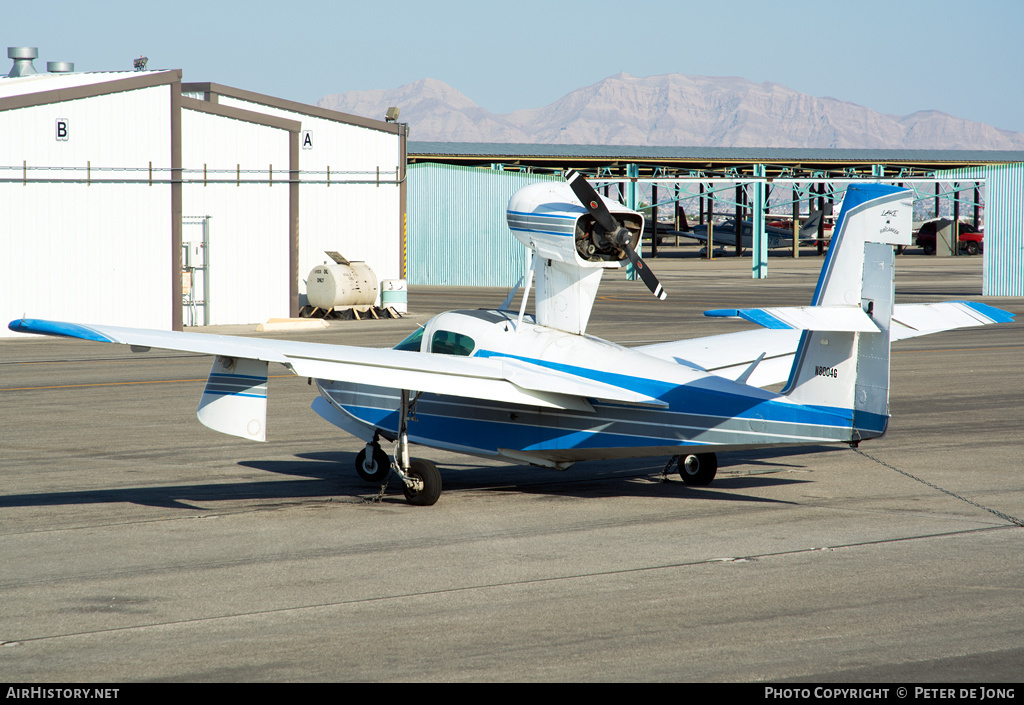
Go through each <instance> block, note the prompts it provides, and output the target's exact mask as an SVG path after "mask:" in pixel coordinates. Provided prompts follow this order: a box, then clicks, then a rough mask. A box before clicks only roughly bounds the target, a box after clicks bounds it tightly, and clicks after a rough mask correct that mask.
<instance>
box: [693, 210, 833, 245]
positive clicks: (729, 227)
mask: <svg viewBox="0 0 1024 705" xmlns="http://www.w3.org/2000/svg"><path fill="white" fill-rule="evenodd" d="M821 216H822V212H821V211H820V210H815V211H811V212H810V214H809V215H808V216H807V218H805V219H804V221H803V222H802V223H801V224H800V235H799V238H800V242H801V243H803V244H805V245H812V244H814V243H815V242H816V241H817V239H818V224H819V223H820V222H821ZM753 232H754V224H753V223H752V222H751V221H749V220H744V221H743V234H742V235H741V236H740V247H741V248H743V249H747V248H750V247H753V246H754V236H753ZM764 233H765V237H766V238H767V240H768V249H772V250H774V249H776V248H779V247H792V246H793V231H792V230H791V229H787V228H775V227H772V226H770V225H768V226H765V228H764ZM680 234H681V235H685V236H686V237H688V238H692V239H694V240H699V241H700V242H703V243H704V244H705V245H707V242H708V226H707V225H694V226H693V227H691V228H690V230H689V231H680ZM711 238H712V244H713V245H714V246H716V247H736V219H735V218H729V219H728V220H726V221H725V222H723V223H721V224H720V225H716V226H714V228H713V229H711Z"/></svg>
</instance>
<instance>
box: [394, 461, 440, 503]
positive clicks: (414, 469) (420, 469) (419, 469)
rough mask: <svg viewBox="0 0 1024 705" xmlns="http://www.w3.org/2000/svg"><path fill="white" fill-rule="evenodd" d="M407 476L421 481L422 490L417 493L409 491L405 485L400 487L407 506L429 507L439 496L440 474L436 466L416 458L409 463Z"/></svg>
mask: <svg viewBox="0 0 1024 705" xmlns="http://www.w3.org/2000/svg"><path fill="white" fill-rule="evenodd" d="M407 474H408V475H410V476H411V477H415V478H416V479H418V480H422V481H423V489H422V490H420V491H419V492H416V491H415V490H411V489H409V488H408V487H407V486H405V485H403V486H402V489H403V491H404V492H405V498H406V499H407V500H408V501H409V504H415V505H416V506H418V507H429V506H430V505H432V504H434V503H435V502H436V501H437V499H438V497H440V496H441V473H440V472H438V471H437V466H436V465H434V464H433V463H432V462H430V461H429V460H424V459H422V458H416V459H415V460H413V461H412V462H410V463H409V470H408V471H407Z"/></svg>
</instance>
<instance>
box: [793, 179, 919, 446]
mask: <svg viewBox="0 0 1024 705" xmlns="http://www.w3.org/2000/svg"><path fill="white" fill-rule="evenodd" d="M908 196H909V191H907V190H906V189H901V188H896V187H892V186H882V185H877V184H870V185H861V186H851V187H850V188H849V189H847V192H846V197H845V198H844V203H843V211H842V213H841V214H840V216H839V221H838V222H837V224H836V227H835V231H834V234H833V236H832V242H831V243H830V245H829V250H828V255H827V257H826V260H825V263H824V265H823V266H822V270H821V275H820V276H819V279H818V285H817V288H816V289H815V292H814V300H813V302H812V303H813V305H814V306H821V307H827V306H853V305H857V304H859V305H860V307H861V309H862V310H863V311H864V312H865V313H866V314H867V315H868V316H869V317H870V318H871V320H872V322H873V323H874V324H875V325H876V326H877V327H878V332H849V331H831V332H821V331H810V330H809V331H805V332H804V333H803V334H802V336H801V339H800V345H799V347H798V348H797V353H796V356H795V358H794V361H793V368H792V370H791V371H790V376H789V382H788V383H787V385H786V388H785V389H784V390H783V394H785V395H786V396H787V397H788V398H789V399H791V400H792V401H794V402H797V403H800V404H806V405H811V406H818V407H829V408H836V409H845V410H847V411H848V412H849V418H850V440H861V439H864V438H874V437H877V436H881V435H882V434H884V433H885V429H886V426H887V424H888V418H889V346H890V335H889V331H890V327H891V323H892V311H893V298H894V277H893V274H894V252H893V246H894V245H907V244H910V236H911V230H912V225H913V220H912V218H913V214H912V213H913V200H912V199H911V198H909V197H908Z"/></svg>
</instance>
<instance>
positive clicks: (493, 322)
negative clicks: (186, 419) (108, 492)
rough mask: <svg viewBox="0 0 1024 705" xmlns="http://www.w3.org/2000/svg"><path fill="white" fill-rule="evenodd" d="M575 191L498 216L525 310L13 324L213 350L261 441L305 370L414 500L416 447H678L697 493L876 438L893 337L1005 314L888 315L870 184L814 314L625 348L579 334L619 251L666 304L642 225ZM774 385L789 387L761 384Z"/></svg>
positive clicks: (140, 344) (502, 452)
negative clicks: (771, 462) (257, 328)
mask: <svg viewBox="0 0 1024 705" xmlns="http://www.w3.org/2000/svg"><path fill="white" fill-rule="evenodd" d="M567 182H568V183H567V184H561V183H545V184H535V185H532V186H528V187H526V188H524V189H521V190H520V191H518V192H517V193H516V194H514V195H513V197H512V199H511V200H510V201H509V205H508V213H507V217H508V224H509V227H510V229H511V231H512V233H513V235H514V236H515V237H516V238H518V239H519V240H520V241H521V242H523V243H524V244H525V245H526V246H527V248H528V250H527V251H528V255H529V256H530V267H529V270H528V273H527V276H526V277H525V279H526V284H525V292H524V295H523V299H522V305H521V306H520V308H519V310H518V311H514V310H509V308H508V304H506V305H505V306H503V307H500V308H499V309H495V310H475V311H449V312H446V313H442V314H439V315H438V316H435V317H434V318H433V319H431V320H430V321H429V322H428V323H427V324H426V326H425V327H424V328H422V329H421V330H418V331H417V332H416V333H414V334H413V335H411V336H409V337H408V338H407V339H405V340H404V341H402V342H401V343H399V344H398V345H397V346H396V347H395V348H394V349H385V350H376V349H374V350H370V349H366V348H357V347H349V346H343V345H327V344H316V343H302V342H293V341H278V340H261V339H256V338H243V337H230V336H220V335H207V334H203V333H184V332H168V331H156V330H140V329H131V328H120V327H114V326H106V325H83V324H78V323H63V322H55V321H44V320H31V319H22V320H16V321H12V322H11V324H10V328H11V329H12V330H15V331H20V332H29V333H41V334H46V335H58V336H67V337H72V338H82V339H86V340H95V341H103V342H109V343H122V344H126V345H130V346H132V349H133V350H148V349H149V348H165V349H172V350H184V351H190V352H198V353H208V354H210V355H215V356H216V359H215V361H214V363H213V368H212V369H211V371H210V376H209V380H208V381H207V383H206V388H205V389H204V391H203V394H202V398H201V400H200V402H199V410H198V417H199V420H200V421H201V422H202V423H203V424H205V425H206V426H209V427H210V428H213V429H215V430H217V431H221V432H224V433H228V434H233V435H237V436H241V437H243V438H250V439H254V440H265V437H266V436H265V427H266V405H267V366H268V364H269V363H271V362H275V363H278V364H281V365H284V366H285V367H286V368H287V369H289V370H291V371H292V372H293V373H294V374H296V375H299V376H303V377H310V378H313V379H315V380H316V386H317V389H318V391H319V394H320V395H319V397H317V399H316V400H314V402H313V410H314V411H315V412H316V413H317V414H319V415H320V416H322V417H323V418H324V419H326V420H327V421H329V422H331V423H333V424H334V425H336V426H338V427H339V428H341V429H343V430H344V431H347V432H348V433H350V434H352V435H354V436H356V437H357V438H359V439H361V440H363V441H364V442H365V443H366V447H365V448H364V449H363V450H362V451H361V452H360V453H359V454H358V456H357V457H356V470H357V472H358V473H359V474H360V475H361V476H362V477H363V478H365V479H366V480H369V481H374V482H379V481H381V480H383V479H384V478H385V477H387V476H388V473H390V472H394V473H395V474H396V475H397V476H398V477H399V478H401V481H402V483H403V488H404V491H405V495H406V497H407V499H408V500H409V501H410V502H411V503H413V504H419V505H430V504H433V503H434V502H436V501H437V499H438V497H439V495H440V492H441V476H440V473H439V472H438V470H437V467H436V466H435V465H434V464H433V463H432V462H430V461H429V460H422V459H416V460H413V459H411V458H410V456H409V446H410V444H413V443H415V444H419V445H423V446H428V447H432V448H441V449H445V450H450V451H456V452H460V453H466V454H469V455H475V456H484V457H489V458H496V459H500V460H504V461H508V462H512V463H517V464H518V463H526V464H531V465H538V466H545V467H550V468H558V469H566V468H568V467H569V466H571V465H572V464H573V463H575V462H577V461H582V460H591V459H600V458H627V457H634V456H659V455H662V456H672V457H673V458H674V459H675V460H677V461H678V467H679V474H680V475H681V477H682V479H683V481H684V482H686V483H688V484H692V485H705V484H708V483H710V482H711V481H712V480H713V479H714V477H715V473H716V470H717V465H718V460H717V455H716V453H717V452H720V451H729V450H736V449H741V448H761V447H782V446H796V445H803V444H821V443H848V444H856V443H859V442H860V441H862V440H865V439H869V438H877V437H879V436H881V435H883V434H884V433H885V431H886V426H887V423H888V419H889V414H888V411H889V409H888V393H889V348H890V341H892V340H897V339H900V338H906V337H913V336H917V335H924V334H927V333H933V332H937V331H940V330H948V329H952V328H959V327H967V326H978V325H985V324H989V323H999V322H1007V321H1010V320H1012V318H1013V316H1012V314H1009V313H1007V312H1005V311H1001V310H999V309H996V308H992V307H990V306H987V305H985V304H980V303H971V302H946V303H936V304H913V305H909V306H900V305H895V306H894V304H893V261H894V256H893V246H894V245H899V244H909V242H910V237H911V211H912V205H913V203H912V195H911V193H910V192H909V191H907V190H904V189H899V188H894V187H889V186H881V185H863V186H851V187H850V189H849V191H848V193H847V196H846V200H845V204H844V210H843V212H842V214H841V215H840V218H839V222H838V224H837V227H836V229H835V233H836V234H835V235H834V236H833V238H832V242H831V246H830V248H829V250H828V254H827V256H826V258H825V261H824V265H823V267H822V270H821V275H820V278H819V280H818V285H817V289H816V290H815V292H814V297H813V300H812V302H811V305H810V306H806V307H796V308H757V309H736V310H723V311H710V312H708V314H707V315H711V316H730V317H737V318H743V319H746V320H750V321H754V322H756V323H759V324H761V325H762V326H765V327H766V328H767V330H753V331H744V332H737V333H731V334H726V335H719V336H714V337H710V338H702V339H696V340H681V341H678V342H673V343H664V344H658V345H649V346H644V347H639V348H625V347H622V346H621V345H617V344H615V343H612V342H609V341H606V340H602V339H599V338H596V337H593V336H590V335H587V334H586V333H585V331H586V327H587V322H588V319H589V317H590V313H591V307H592V305H593V302H594V297H595V295H596V293H597V289H598V284H599V282H600V280H601V276H602V274H603V272H604V270H605V269H615V268H619V267H621V266H622V265H623V264H624V262H625V260H627V259H628V260H629V261H631V262H632V263H633V265H634V268H635V269H636V271H638V272H639V273H640V275H641V277H642V279H643V280H644V282H645V283H646V284H647V286H648V288H649V289H650V290H651V291H652V292H653V293H654V294H655V295H657V296H658V297H659V298H662V299H664V298H665V297H666V294H665V291H664V289H663V288H662V287H661V284H660V283H659V282H658V279H657V277H656V276H655V275H654V274H653V273H652V272H651V270H650V269H649V268H648V267H647V266H646V263H644V261H643V260H642V259H641V258H640V256H639V254H638V252H637V250H638V247H639V245H638V242H639V238H640V233H641V232H642V231H643V218H642V217H641V216H640V214H639V213H636V212H635V211H631V210H628V209H626V208H624V207H622V206H620V205H619V204H617V203H614V202H611V201H606V200H604V199H603V198H602V197H601V196H599V195H598V193H597V192H596V191H595V190H594V188H593V187H592V186H591V185H590V184H589V183H587V182H586V181H585V180H584V179H583V178H582V176H580V175H579V174H578V173H576V172H573V171H570V172H568V173H567ZM534 280H536V293H535V302H534V308H535V312H534V314H532V315H530V314H527V312H526V302H527V299H528V298H529V293H530V289H531V287H532V286H533V281H534ZM511 298H512V295H510V296H509V299H508V300H507V301H511ZM779 382H786V385H785V387H784V389H783V390H782V391H781V392H772V391H767V390H765V389H763V388H762V387H765V386H767V385H770V384H773V383H779ZM382 439H383V440H387V441H389V442H391V443H394V444H395V445H394V452H393V457H389V456H388V454H387V453H386V452H385V451H384V450H383V449H382V447H381V441H382Z"/></svg>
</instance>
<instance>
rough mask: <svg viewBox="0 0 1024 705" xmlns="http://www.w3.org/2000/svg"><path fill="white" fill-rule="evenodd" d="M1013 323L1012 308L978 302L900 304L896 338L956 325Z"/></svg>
mask: <svg viewBox="0 0 1024 705" xmlns="http://www.w3.org/2000/svg"><path fill="white" fill-rule="evenodd" d="M1012 322H1013V314H1012V313H1010V312H1009V311H1004V310H1002V309H999V308H996V307H994V306H989V305H988V304H983V303H980V302H977V301H944V302H942V303H936V304H896V306H895V307H894V310H893V313H892V339H893V340H902V339H904V338H916V337H917V336H919V335H928V334H929V333H938V332H940V331H944V330H954V329H956V328H973V327H974V326H985V325H989V324H991V323H1012Z"/></svg>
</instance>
